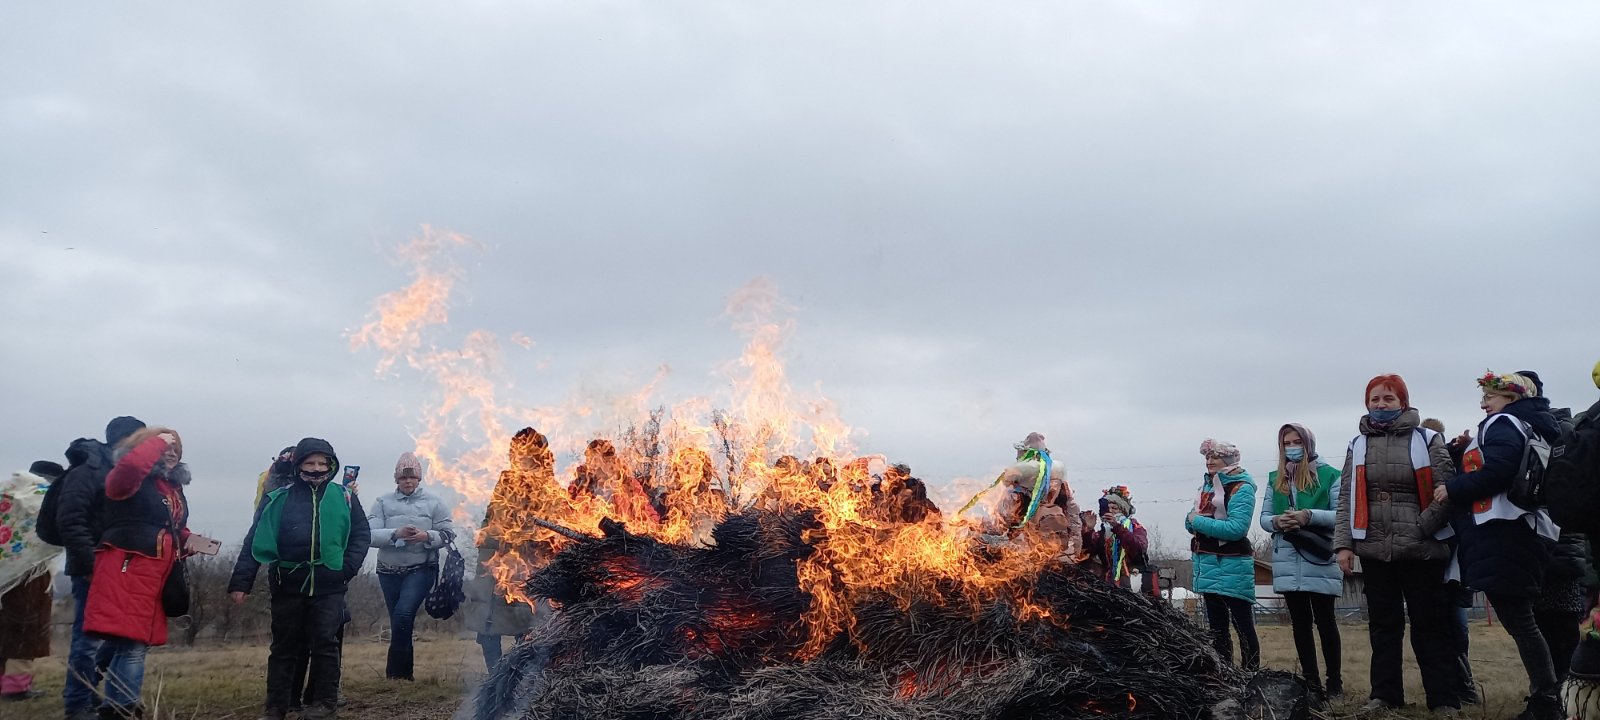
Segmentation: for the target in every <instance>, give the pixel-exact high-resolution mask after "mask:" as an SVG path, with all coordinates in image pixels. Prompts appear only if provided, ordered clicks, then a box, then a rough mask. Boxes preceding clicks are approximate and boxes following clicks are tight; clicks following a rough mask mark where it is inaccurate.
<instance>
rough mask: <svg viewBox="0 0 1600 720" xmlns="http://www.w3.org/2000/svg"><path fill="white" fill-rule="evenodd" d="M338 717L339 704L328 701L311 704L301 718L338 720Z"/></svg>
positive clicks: (307, 719)
mask: <svg viewBox="0 0 1600 720" xmlns="http://www.w3.org/2000/svg"><path fill="white" fill-rule="evenodd" d="M338 717H339V706H338V705H337V704H336V703H332V702H327V701H324V702H319V703H316V704H313V705H310V706H308V707H306V709H305V712H303V713H301V714H300V718H301V720H337V718H338Z"/></svg>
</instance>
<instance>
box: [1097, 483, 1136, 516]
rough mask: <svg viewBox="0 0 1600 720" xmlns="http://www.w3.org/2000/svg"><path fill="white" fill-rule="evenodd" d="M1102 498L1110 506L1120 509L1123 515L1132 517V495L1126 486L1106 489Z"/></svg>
mask: <svg viewBox="0 0 1600 720" xmlns="http://www.w3.org/2000/svg"><path fill="white" fill-rule="evenodd" d="M1104 497H1105V499H1106V501H1107V502H1109V503H1110V504H1112V505H1115V506H1117V507H1119V508H1121V509H1122V514H1123V515H1127V516H1130V517H1132V515H1133V493H1132V492H1130V491H1129V490H1128V486H1126V485H1118V486H1116V487H1113V488H1107V489H1106V492H1105V495H1104Z"/></svg>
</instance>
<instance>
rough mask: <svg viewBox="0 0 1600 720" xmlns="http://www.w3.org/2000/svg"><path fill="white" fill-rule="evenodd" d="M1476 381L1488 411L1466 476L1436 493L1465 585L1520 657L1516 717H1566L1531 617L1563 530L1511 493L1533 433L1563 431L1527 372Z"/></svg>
mask: <svg viewBox="0 0 1600 720" xmlns="http://www.w3.org/2000/svg"><path fill="white" fill-rule="evenodd" d="M1478 386H1479V387H1481V388H1483V401H1482V402H1481V403H1480V404H1479V406H1480V407H1482V408H1483V411H1484V412H1485V413H1487V414H1488V415H1489V417H1487V418H1485V419H1484V421H1483V422H1482V423H1480V424H1479V425H1478V437H1477V439H1475V440H1473V441H1472V444H1471V445H1468V446H1467V450H1466V452H1465V453H1463V454H1462V457H1461V464H1462V467H1461V469H1462V471H1463V472H1462V474H1460V475H1458V476H1456V477H1454V478H1452V479H1451V480H1450V481H1449V482H1448V483H1445V486H1444V487H1442V488H1438V489H1436V490H1435V491H1434V499H1435V500H1443V499H1446V498H1448V499H1449V501H1450V506H1451V508H1452V509H1453V510H1454V513H1453V516H1452V518H1451V524H1452V526H1453V527H1454V528H1455V530H1456V534H1457V535H1459V536H1460V538H1461V544H1460V548H1459V550H1458V552H1457V559H1458V561H1459V562H1460V564H1461V582H1462V584H1464V585H1466V586H1467V587H1470V588H1474V589H1477V590H1482V591H1483V592H1484V594H1485V595H1486V596H1488V598H1489V604H1490V605H1492V606H1494V609H1495V614H1496V615H1498V616H1499V617H1500V621H1501V622H1500V625H1501V627H1504V628H1505V629H1506V632H1507V633H1509V634H1510V635H1511V638H1512V639H1513V640H1515V641H1516V643H1517V653H1518V654H1519V655H1521V656H1522V667H1523V670H1525V671H1526V672H1527V674H1528V705H1527V708H1526V709H1525V710H1523V712H1522V714H1521V715H1518V716H1517V718H1518V720H1562V718H1564V717H1566V715H1565V713H1564V712H1562V707H1561V697H1560V694H1559V693H1560V691H1561V686H1560V683H1559V682H1558V681H1557V679H1556V673H1555V667H1554V664H1553V663H1552V662H1551V659H1550V647H1549V646H1548V645H1547V644H1545V640H1544V636H1543V635H1541V634H1540V633H1539V626H1538V623H1537V622H1536V621H1535V620H1534V615H1533V600H1534V599H1535V598H1537V597H1538V596H1539V594H1540V589H1541V585H1542V584H1543V582H1544V571H1545V567H1546V566H1547V565H1548V564H1549V562H1550V549H1551V547H1552V545H1553V544H1554V543H1555V541H1556V537H1557V533H1558V532H1559V530H1558V529H1557V528H1556V526H1555V524H1554V523H1552V522H1550V516H1549V515H1548V514H1547V513H1546V512H1545V511H1544V510H1543V509H1533V510H1529V509H1527V508H1523V507H1520V506H1518V505H1516V504H1514V503H1512V502H1511V500H1510V499H1509V498H1508V497H1507V495H1506V493H1507V491H1508V490H1510V489H1511V486H1512V484H1513V482H1514V481H1515V479H1516V475H1517V471H1518V468H1519V467H1521V466H1522V461H1523V455H1524V452H1525V451H1526V450H1527V449H1528V443H1529V441H1530V440H1531V439H1532V438H1533V436H1534V435H1535V434H1537V435H1538V436H1539V437H1541V438H1544V439H1545V440H1546V441H1553V440H1555V439H1556V438H1557V437H1558V435H1559V432H1560V429H1559V427H1558V425H1557V423H1556V418H1555V416H1554V415H1552V414H1551V413H1550V401H1549V400H1547V399H1545V398H1542V397H1539V391H1538V389H1537V388H1536V386H1535V384H1534V381H1533V380H1532V379H1530V378H1528V377H1527V376H1525V375H1521V374H1516V373H1511V374H1507V375H1496V374H1494V373H1489V374H1487V375H1485V376H1483V377H1481V378H1479V379H1478Z"/></svg>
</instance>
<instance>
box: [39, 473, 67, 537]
mask: <svg viewBox="0 0 1600 720" xmlns="http://www.w3.org/2000/svg"><path fill="white" fill-rule="evenodd" d="M74 467H76V466H74ZM67 472H72V471H71V470H68V471H67ZM66 478H67V476H66V475H65V474H63V475H62V476H61V477H59V478H56V480H55V482H52V483H50V487H48V488H46V489H45V491H44V500H43V501H42V502H40V503H39V521H38V522H37V523H36V524H35V525H34V528H33V531H34V533H35V534H37V535H38V536H39V539H40V540H43V541H45V542H46V543H49V544H51V545H54V546H56V547H62V546H64V545H65V544H66V543H65V542H64V541H63V540H62V539H61V528H59V527H56V512H57V508H56V506H58V505H60V504H61V486H62V485H64V484H65V483H63V482H61V481H62V480H65V479H66Z"/></svg>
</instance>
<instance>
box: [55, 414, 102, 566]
mask: <svg viewBox="0 0 1600 720" xmlns="http://www.w3.org/2000/svg"><path fill="white" fill-rule="evenodd" d="M66 454H67V464H68V469H67V473H66V474H65V475H63V476H61V479H60V480H57V481H56V482H59V483H61V490H60V491H59V492H60V493H61V494H60V496H59V497H58V498H57V499H56V527H57V529H58V530H59V531H60V533H61V541H62V545H63V547H65V548H66V550H67V574H68V575H70V576H72V577H88V576H90V575H92V574H93V573H94V549H95V548H96V547H97V546H99V545H100V536H101V534H102V533H103V532H104V530H105V502H106V475H107V474H108V473H110V472H111V467H112V466H113V465H115V463H114V462H113V461H112V459H111V446H109V445H106V444H105V443H103V442H100V441H99V440H94V439H91V438H79V439H77V440H74V441H72V444H71V445H69V446H67V453H66Z"/></svg>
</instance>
